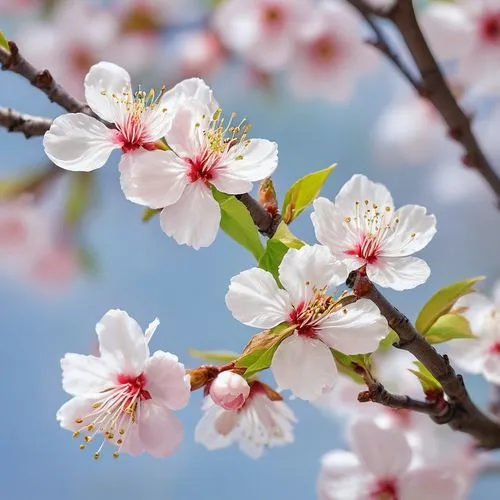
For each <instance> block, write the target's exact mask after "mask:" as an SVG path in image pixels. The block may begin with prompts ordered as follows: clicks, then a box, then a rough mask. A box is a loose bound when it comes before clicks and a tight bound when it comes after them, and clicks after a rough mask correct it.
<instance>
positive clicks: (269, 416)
mask: <svg viewBox="0 0 500 500" xmlns="http://www.w3.org/2000/svg"><path fill="white" fill-rule="evenodd" d="M278 398H279V395H278V394H277V393H275V392H274V391H272V390H271V389H270V387H268V386H266V384H263V383H262V382H259V381H258V380H254V381H252V382H250V395H249V397H248V399H247V400H246V402H245V404H244V405H243V406H242V407H241V408H240V409H238V410H226V409H224V408H222V407H220V406H218V405H217V404H215V403H214V401H213V400H212V398H211V397H210V396H207V397H206V398H205V400H204V402H203V411H204V412H205V413H204V415H203V417H202V418H201V420H200V421H199V422H198V425H197V426H196V430H195V441H196V442H197V443H201V444H203V445H204V446H206V447H207V448H208V449H209V450H216V449H219V448H226V447H228V446H230V445H231V444H233V443H238V444H239V447H240V449H241V451H243V452H244V453H246V454H247V455H248V456H250V457H251V458H259V457H260V456H261V455H262V453H263V452H264V449H265V448H267V447H274V446H282V445H284V444H287V443H292V442H293V423H294V422H296V418H295V415H294V414H293V412H292V410H291V409H290V408H289V407H288V406H287V405H286V404H285V403H284V402H283V401H281V400H280V399H278Z"/></svg>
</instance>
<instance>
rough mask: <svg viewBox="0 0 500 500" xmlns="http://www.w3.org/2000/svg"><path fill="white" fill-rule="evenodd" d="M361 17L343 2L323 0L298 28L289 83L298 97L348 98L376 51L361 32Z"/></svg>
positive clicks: (338, 99) (373, 59)
mask: <svg viewBox="0 0 500 500" xmlns="http://www.w3.org/2000/svg"><path fill="white" fill-rule="evenodd" d="M360 27H361V22H360V18H359V17H357V16H356V14H355V13H354V12H353V11H352V8H351V7H349V6H348V5H346V4H344V3H343V2H331V1H322V2H321V3H319V4H318V5H317V6H316V7H315V8H314V9H313V10H312V11H311V14H310V16H309V19H308V20H307V21H306V22H304V23H303V25H302V26H299V28H298V30H297V36H298V42H299V43H298V47H297V50H296V53H295V56H294V58H293V61H292V64H291V74H290V83H291V86H292V89H293V90H294V91H295V93H296V94H297V95H299V96H300V97H306V98H312V97H322V98H326V99H330V100H333V101H342V100H346V99H348V98H349V97H350V96H351V94H352V91H353V89H354V86H355V84H356V81H357V80H358V79H359V78H360V77H361V76H363V75H365V74H367V73H368V72H370V71H371V70H372V69H373V67H374V65H375V62H376V61H377V55H376V53H375V50H374V49H373V48H372V47H370V46H368V45H367V44H366V43H364V41H363V38H362V37H361V35H360Z"/></svg>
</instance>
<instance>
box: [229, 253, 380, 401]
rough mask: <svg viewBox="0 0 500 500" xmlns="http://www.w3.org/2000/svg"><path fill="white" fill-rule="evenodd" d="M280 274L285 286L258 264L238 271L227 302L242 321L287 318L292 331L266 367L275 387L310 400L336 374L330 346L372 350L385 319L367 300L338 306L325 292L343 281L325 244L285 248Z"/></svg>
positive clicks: (268, 324) (262, 323) (266, 324)
mask: <svg viewBox="0 0 500 500" xmlns="http://www.w3.org/2000/svg"><path fill="white" fill-rule="evenodd" d="M279 278H280V281H281V283H282V284H283V286H284V287H285V289H281V288H279V287H278V285H277V283H276V281H275V280H274V278H273V276H272V274H271V273H269V272H267V271H264V270H263V269H259V268H256V267H254V268H252V269H249V270H247V271H243V272H242V273H240V274H238V275H237V276H235V277H233V278H232V279H231V283H230V285H229V291H228V293H227V295H226V304H227V307H228V308H229V310H230V311H231V312H232V314H233V316H234V317H235V318H236V319H237V320H238V321H241V322H242V323H244V324H245V325H249V326H254V327H257V328H263V329H267V328H273V327H275V326H277V325H279V324H281V323H284V322H286V323H288V324H290V326H291V334H290V336H289V337H287V338H285V339H284V340H283V341H282V342H281V343H280V345H279V346H278V348H277V350H276V352H275V354H274V356H273V359H272V364H271V370H272V372H273V375H274V377H275V379H276V382H277V383H278V386H279V387H280V389H290V390H291V391H292V393H293V394H294V395H295V396H297V397H299V398H301V399H306V400H314V399H317V398H318V397H320V396H321V395H322V393H323V392H324V391H325V390H327V389H328V388H331V387H332V386H333V385H334V384H335V382H336V380H337V378H338V373H337V368H336V366H335V362H334V359H333V356H332V353H331V351H330V348H334V349H337V350H339V351H342V352H344V353H345V354H358V353H367V352H372V351H374V350H375V349H377V347H378V344H379V342H380V340H382V339H383V338H384V337H385V335H386V334H387V330H388V327H387V322H386V320H385V318H383V317H382V316H381V315H380V312H379V310H378V308H377V307H376V306H375V305H374V304H373V303H372V302H371V301H369V300H365V299H361V300H358V301H357V302H355V303H353V304H349V305H346V306H342V303H341V302H338V301H336V300H335V299H334V298H333V297H331V296H329V295H327V289H328V287H329V286H330V285H338V284H340V283H341V282H343V281H345V278H346V271H345V268H344V266H343V265H342V264H340V263H339V262H338V261H336V260H335V259H334V258H333V256H332V255H331V253H330V252H329V251H328V249H327V248H326V247H322V246H320V245H315V246H312V247H310V246H304V247H302V248H301V249H299V250H297V249H291V250H289V251H288V252H287V254H286V255H285V257H284V258H283V261H282V262H281V265H280V267H279Z"/></svg>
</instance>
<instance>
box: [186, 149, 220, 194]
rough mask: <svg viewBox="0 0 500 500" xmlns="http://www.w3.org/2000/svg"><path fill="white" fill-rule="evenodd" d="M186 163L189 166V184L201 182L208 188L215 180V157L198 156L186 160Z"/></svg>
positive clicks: (208, 155)
mask: <svg viewBox="0 0 500 500" xmlns="http://www.w3.org/2000/svg"><path fill="white" fill-rule="evenodd" d="M185 160H186V163H187V164H188V166H189V170H188V173H187V176H188V179H189V182H196V181H199V180H201V181H202V182H203V183H204V184H205V185H207V186H208V184H209V183H210V181H212V180H213V178H214V175H215V169H216V162H214V161H213V160H214V157H213V155H210V154H208V153H206V154H201V155H198V156H197V157H196V158H194V159H193V158H186V159H185Z"/></svg>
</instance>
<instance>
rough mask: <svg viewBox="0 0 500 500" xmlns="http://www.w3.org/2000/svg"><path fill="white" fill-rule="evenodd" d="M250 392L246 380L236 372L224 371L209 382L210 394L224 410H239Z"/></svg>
mask: <svg viewBox="0 0 500 500" xmlns="http://www.w3.org/2000/svg"><path fill="white" fill-rule="evenodd" d="M249 394H250V386H249V385H248V383H247V381H246V380H245V379H244V378H243V377H242V376H241V375H238V374H237V373H233V372H232V371H224V372H222V373H220V374H219V375H217V377H216V379H215V380H214V381H213V382H212V383H211V384H210V396H212V399H213V401H214V403H215V404H217V405H219V406H220V407H222V408H224V409H225V410H239V409H240V408H241V407H242V406H243V405H244V404H245V402H246V400H247V398H248V396H249Z"/></svg>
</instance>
